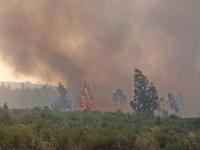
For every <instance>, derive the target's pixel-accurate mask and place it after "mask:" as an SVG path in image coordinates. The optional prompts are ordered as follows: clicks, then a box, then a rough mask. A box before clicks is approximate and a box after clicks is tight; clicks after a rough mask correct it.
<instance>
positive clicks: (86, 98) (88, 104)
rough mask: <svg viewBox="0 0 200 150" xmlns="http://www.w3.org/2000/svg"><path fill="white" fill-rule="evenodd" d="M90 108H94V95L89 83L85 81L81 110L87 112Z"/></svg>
mask: <svg viewBox="0 0 200 150" xmlns="http://www.w3.org/2000/svg"><path fill="white" fill-rule="evenodd" d="M90 110H94V104H93V96H92V94H91V92H90V87H89V84H88V83H87V82H85V83H84V85H83V89H82V90H81V103H80V111H81V112H85V111H90Z"/></svg>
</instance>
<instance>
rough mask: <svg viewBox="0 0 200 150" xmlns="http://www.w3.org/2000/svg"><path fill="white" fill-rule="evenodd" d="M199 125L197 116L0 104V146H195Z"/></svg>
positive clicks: (163, 149) (171, 149) (98, 149)
mask: <svg viewBox="0 0 200 150" xmlns="http://www.w3.org/2000/svg"><path fill="white" fill-rule="evenodd" d="M199 129H200V119H199V118H185V119H182V118H178V117H176V116H170V117H166V118H159V117H150V118H145V117H139V116H137V117H136V116H134V115H131V114H123V113H101V112H85V113H80V112H57V111H51V110H49V109H48V108H44V109H41V108H34V109H31V110H28V109H27V110H19V109H18V110H14V109H13V110H3V109H2V110H1V111H0V149H3V150H4V149H5V150H6V149H17V150H28V149H38V150H39V149H45V150H46V149H47V150H48V149H50V150H54V149H55V150H104V149H105V150H190V149H191V150H199V149H200V130H199Z"/></svg>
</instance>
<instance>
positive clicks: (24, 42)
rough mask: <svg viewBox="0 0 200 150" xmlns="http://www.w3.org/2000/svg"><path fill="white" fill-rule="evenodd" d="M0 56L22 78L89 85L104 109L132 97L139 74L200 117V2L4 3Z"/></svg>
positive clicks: (69, 0)
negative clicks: (120, 96) (115, 95)
mask: <svg viewBox="0 0 200 150" xmlns="http://www.w3.org/2000/svg"><path fill="white" fill-rule="evenodd" d="M0 3H1V9H0V56H1V58H2V61H3V62H4V63H6V64H7V65H8V66H10V67H11V68H12V69H13V70H14V72H15V73H16V74H21V75H25V76H32V77H36V78H38V79H41V80H43V81H46V82H54V83H55V82H58V81H65V83H66V84H68V85H71V87H73V88H74V89H75V88H76V89H77V87H78V86H79V84H80V83H82V82H83V81H84V80H87V81H88V82H89V83H91V84H92V85H93V86H94V87H96V88H97V89H99V90H98V92H97V93H96V97H98V103H99V104H102V107H105V106H107V104H106V103H109V102H110V99H111V97H112V92H113V91H114V90H115V89H116V88H119V87H121V88H123V89H125V90H126V93H127V95H130V94H131V92H130V90H131V87H132V84H133V83H132V80H133V79H132V78H133V77H132V75H133V72H134V68H139V69H141V70H143V71H144V73H145V74H146V75H147V76H148V77H149V79H150V80H151V81H153V82H154V83H155V84H156V86H157V88H158V89H159V91H160V95H161V96H163V95H164V94H166V93H167V92H170V91H175V92H176V91H177V92H178V91H180V92H181V93H182V94H183V96H184V103H185V110H184V111H185V114H188V115H193V114H198V113H199V111H200V102H199V94H198V92H199V83H200V79H199V74H200V61H199V60H200V59H199V58H200V53H199V52H200V51H199V48H200V44H199V43H200V41H199V39H200V30H199V25H200V13H199V7H200V1H198V0H192V1H188V0H173V1H160V0H134V1H132V0H126V1H121V0H109V1H106V0H104V1H97V0H84V1H81V0H56V1H55V0H29V1H25V0H7V1H4V0H0ZM108 101H109V102H108Z"/></svg>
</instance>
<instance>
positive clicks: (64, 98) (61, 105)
mask: <svg viewBox="0 0 200 150" xmlns="http://www.w3.org/2000/svg"><path fill="white" fill-rule="evenodd" d="M57 89H58V92H59V97H58V98H57V100H56V102H55V103H54V105H52V108H53V109H55V110H66V109H71V106H72V104H71V100H70V99H69V97H68V90H67V89H66V88H65V87H64V85H63V84H62V83H61V82H59V84H58V88H57Z"/></svg>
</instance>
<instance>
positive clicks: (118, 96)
mask: <svg viewBox="0 0 200 150" xmlns="http://www.w3.org/2000/svg"><path fill="white" fill-rule="evenodd" d="M112 100H113V101H114V103H115V107H116V110H117V111H119V108H118V104H122V103H123V102H125V101H126V95H125V94H124V92H123V91H122V89H117V90H116V91H115V92H114V93H113V97H112Z"/></svg>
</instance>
